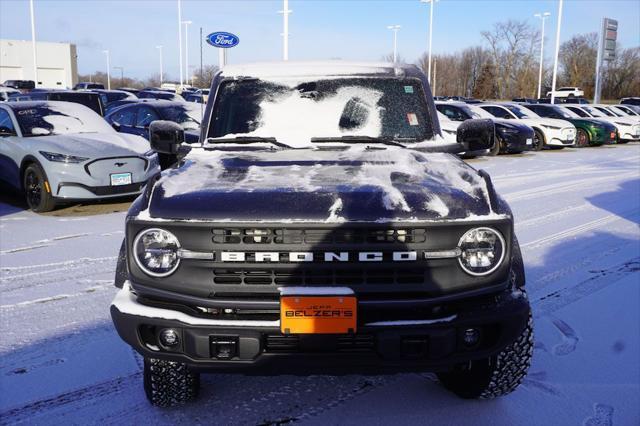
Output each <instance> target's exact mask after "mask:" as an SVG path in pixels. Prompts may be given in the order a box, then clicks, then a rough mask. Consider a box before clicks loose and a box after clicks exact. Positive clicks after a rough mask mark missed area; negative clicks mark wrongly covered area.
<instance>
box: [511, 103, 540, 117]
mask: <svg viewBox="0 0 640 426" xmlns="http://www.w3.org/2000/svg"><path fill="white" fill-rule="evenodd" d="M503 106H504V107H505V108H507V109H508V110H509V111H511V112H512V113H514V114H515V115H516V117H518V118H540V116H539V115H538V114H536V113H535V112H533V111H529V110H528V109H526V108H523V107H521V106H520V105H503Z"/></svg>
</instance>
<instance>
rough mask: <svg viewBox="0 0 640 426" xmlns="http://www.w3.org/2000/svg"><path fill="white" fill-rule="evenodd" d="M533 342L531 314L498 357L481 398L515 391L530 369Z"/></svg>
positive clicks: (491, 397) (489, 397)
mask: <svg viewBox="0 0 640 426" xmlns="http://www.w3.org/2000/svg"><path fill="white" fill-rule="evenodd" d="M533 344H534V342H533V321H532V319H531V315H529V320H528V321H527V326H526V327H525V329H524V330H523V331H522V333H521V334H520V336H518V338H517V339H516V341H515V342H513V343H512V344H510V345H509V346H507V347H506V348H505V349H504V350H503V351H502V352H500V353H499V354H498V356H497V357H496V360H495V364H494V366H493V373H492V374H491V378H490V379H489V385H488V386H487V387H486V388H485V389H484V391H483V392H482V393H481V394H480V396H479V398H481V399H493V398H497V397H500V396H503V395H507V394H509V393H511V392H513V391H514V390H515V389H516V388H517V387H518V386H519V385H520V383H522V380H523V379H524V378H525V377H526V375H527V371H529V367H530V366H531V357H532V356H533Z"/></svg>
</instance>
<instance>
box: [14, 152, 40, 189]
mask: <svg viewBox="0 0 640 426" xmlns="http://www.w3.org/2000/svg"><path fill="white" fill-rule="evenodd" d="M32 164H37V165H38V166H40V168H41V169H42V170H44V167H42V164H41V163H40V161H38V159H37V158H36V157H34V156H33V155H31V154H29V155H25V157H24V158H23V159H22V161H21V162H20V189H24V172H25V171H26V170H27V167H29V166H30V165H32ZM45 174H46V171H45Z"/></svg>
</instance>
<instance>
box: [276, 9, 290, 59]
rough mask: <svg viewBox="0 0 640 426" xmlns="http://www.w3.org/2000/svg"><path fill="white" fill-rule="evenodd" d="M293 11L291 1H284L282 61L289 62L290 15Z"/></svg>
mask: <svg viewBox="0 0 640 426" xmlns="http://www.w3.org/2000/svg"><path fill="white" fill-rule="evenodd" d="M291 12H293V10H289V0H282V10H280V11H278V13H282V60H283V61H288V60H289V14H290V13H291Z"/></svg>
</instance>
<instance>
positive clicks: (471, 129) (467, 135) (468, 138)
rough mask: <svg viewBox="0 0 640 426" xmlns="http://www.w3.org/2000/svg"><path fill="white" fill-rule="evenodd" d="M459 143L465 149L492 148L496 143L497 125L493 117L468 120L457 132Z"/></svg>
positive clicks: (479, 149)
mask: <svg viewBox="0 0 640 426" xmlns="http://www.w3.org/2000/svg"><path fill="white" fill-rule="evenodd" d="M456 136H457V140H458V143H460V144H462V146H464V151H481V150H484V149H491V148H493V145H494V143H495V139H496V137H495V125H494V124H493V121H492V120H491V119H488V118H487V119H481V120H467V121H465V122H463V123H462V124H461V125H460V126H459V127H458V130H457V133H456Z"/></svg>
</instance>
